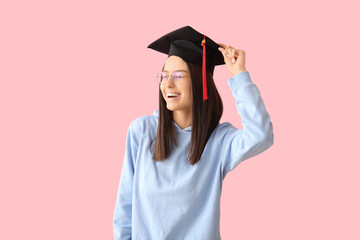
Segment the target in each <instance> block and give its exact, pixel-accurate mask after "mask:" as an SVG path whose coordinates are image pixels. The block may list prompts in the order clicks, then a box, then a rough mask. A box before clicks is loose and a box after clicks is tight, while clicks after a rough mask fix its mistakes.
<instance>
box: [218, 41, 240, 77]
mask: <svg viewBox="0 0 360 240" xmlns="http://www.w3.org/2000/svg"><path fill="white" fill-rule="evenodd" d="M217 44H219V45H220V46H221V47H219V48H218V49H219V51H220V52H221V53H222V55H223V56H224V61H225V63H226V67H227V69H228V70H229V71H230V73H231V74H232V75H233V76H235V75H236V74H238V73H240V72H244V71H246V68H245V51H243V50H239V49H235V48H233V47H231V46H230V45H229V46H226V45H225V44H222V43H217Z"/></svg>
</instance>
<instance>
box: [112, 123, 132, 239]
mask: <svg viewBox="0 0 360 240" xmlns="http://www.w3.org/2000/svg"><path fill="white" fill-rule="evenodd" d="M137 149H138V142H137V140H136V138H135V136H134V130H133V128H132V124H130V127H129V129H128V132H127V136H126V149H125V157H124V161H123V165H122V170H121V178H120V184H119V187H118V193H117V199H116V205H115V211H114V215H113V231H114V239H115V240H129V239H131V238H132V236H131V218H132V189H133V178H134V171H135V168H134V166H135V160H136V154H137Z"/></svg>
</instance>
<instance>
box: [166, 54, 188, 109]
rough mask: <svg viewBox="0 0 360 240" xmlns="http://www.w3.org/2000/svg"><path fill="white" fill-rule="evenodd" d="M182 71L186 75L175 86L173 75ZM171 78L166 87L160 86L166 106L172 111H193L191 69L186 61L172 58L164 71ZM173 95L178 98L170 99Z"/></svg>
mask: <svg viewBox="0 0 360 240" xmlns="http://www.w3.org/2000/svg"><path fill="white" fill-rule="evenodd" d="M176 71H181V72H182V73H183V74H184V77H183V80H182V82H181V83H180V84H178V85H176V84H174V81H173V80H172V78H170V76H171V74H172V73H173V72H176ZM163 72H165V73H166V74H167V75H168V76H169V78H168V80H167V82H166V83H165V84H164V85H160V89H161V92H162V96H163V97H164V99H165V101H166V106H167V108H168V109H169V110H170V111H184V112H190V113H191V111H192V97H193V96H192V85H191V77H190V71H189V68H188V66H187V64H186V62H185V61H184V60H182V59H181V58H180V57H177V56H170V57H169V58H168V59H167V60H166V62H165V65H164V70H163ZM169 93H173V94H175V95H176V97H169V96H168V94H169Z"/></svg>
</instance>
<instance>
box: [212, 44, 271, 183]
mask: <svg viewBox="0 0 360 240" xmlns="http://www.w3.org/2000/svg"><path fill="white" fill-rule="evenodd" d="M218 44H219V45H220V46H221V47H220V48H219V51H221V53H222V54H223V57H224V61H225V63H226V67H227V69H228V70H229V72H230V73H231V74H232V75H233V77H232V78H230V79H229V80H228V85H229V86H230V88H231V91H232V95H233V97H234V98H235V101H236V108H237V111H238V113H239V115H240V117H241V123H242V125H243V129H237V128H235V127H234V126H232V125H231V124H230V123H228V124H224V127H223V128H222V130H221V131H220V136H218V137H220V138H221V139H220V143H221V148H222V151H223V152H224V154H225V156H223V165H222V166H223V169H222V170H223V177H225V175H226V174H227V173H228V172H229V171H231V170H233V169H234V168H235V167H236V166H237V165H239V163H240V162H242V161H244V160H245V159H248V158H250V157H253V156H255V155H257V154H259V153H261V152H263V151H265V150H266V149H268V148H269V147H270V146H272V145H273V142H274V135H273V126H272V123H271V121H270V116H269V114H268V112H267V111H266V108H265V105H264V102H263V100H262V98H261V96H260V91H259V89H258V88H257V87H256V85H255V84H253V83H252V81H251V79H250V75H249V72H248V71H246V68H245V51H243V50H239V49H235V48H233V47H231V46H228V45H225V44H222V43H218Z"/></svg>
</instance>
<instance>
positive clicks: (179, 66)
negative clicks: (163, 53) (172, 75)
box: [163, 56, 189, 72]
mask: <svg viewBox="0 0 360 240" xmlns="http://www.w3.org/2000/svg"><path fill="white" fill-rule="evenodd" d="M163 70H164V72H165V71H174V70H183V71H185V72H186V71H188V70H189V69H188V66H187V64H186V62H185V61H184V60H183V59H181V58H180V57H178V56H170V57H169V58H168V59H166V61H165V64H164V67H163Z"/></svg>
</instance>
